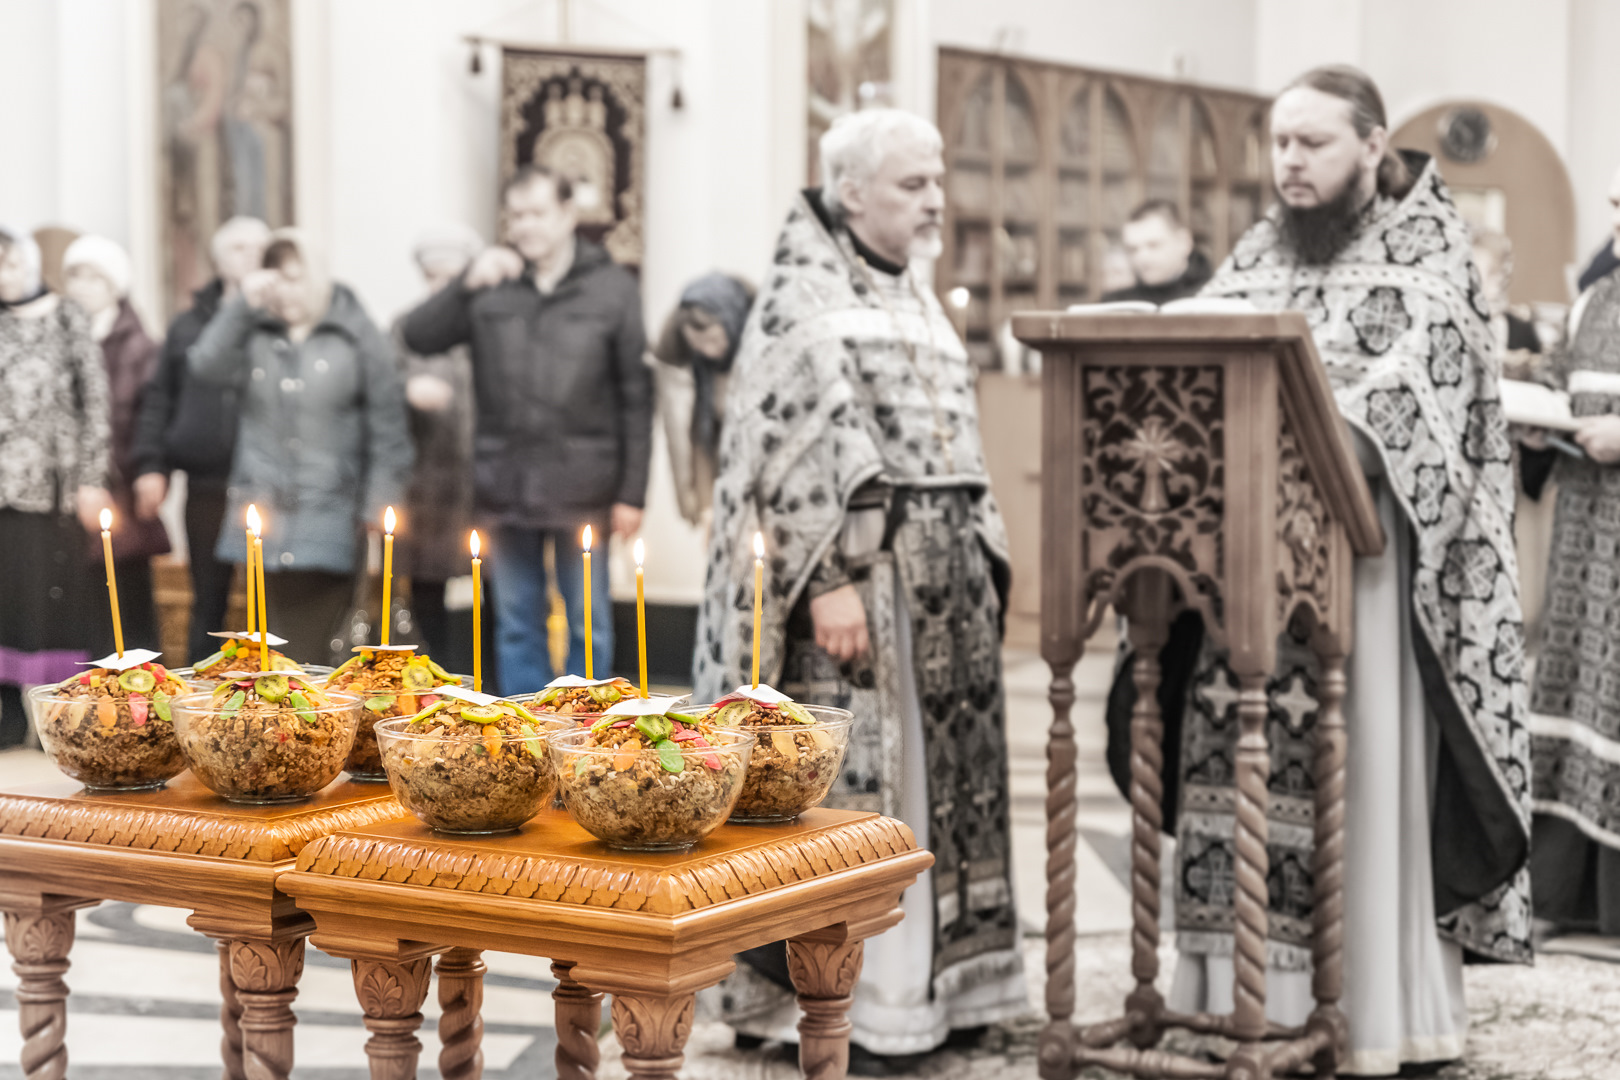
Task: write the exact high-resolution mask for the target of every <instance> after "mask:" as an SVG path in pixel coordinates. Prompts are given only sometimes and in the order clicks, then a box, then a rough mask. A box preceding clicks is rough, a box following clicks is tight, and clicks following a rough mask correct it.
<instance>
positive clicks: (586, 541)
mask: <svg viewBox="0 0 1620 1080" xmlns="http://www.w3.org/2000/svg"><path fill="white" fill-rule="evenodd" d="M583 543H584V544H585V550H586V551H589V550H591V527H590V526H589V525H587V526H585V539H584V541H583Z"/></svg>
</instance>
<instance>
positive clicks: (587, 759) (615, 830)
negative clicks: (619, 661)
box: [548, 702, 754, 851]
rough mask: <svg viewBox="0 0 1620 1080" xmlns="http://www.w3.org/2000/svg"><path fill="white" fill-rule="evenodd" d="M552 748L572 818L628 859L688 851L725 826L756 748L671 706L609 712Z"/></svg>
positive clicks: (746, 738)
mask: <svg viewBox="0 0 1620 1080" xmlns="http://www.w3.org/2000/svg"><path fill="white" fill-rule="evenodd" d="M624 704H628V703H621V705H619V706H615V708H620V709H622V708H623V707H624ZM642 704H643V706H645V704H646V703H645V702H643V703H642ZM548 740H549V741H550V743H551V751H552V755H553V758H554V759H555V761H556V764H557V788H558V790H559V791H560V792H561V793H562V801H563V806H564V807H565V808H566V809H567V810H568V813H569V815H570V816H571V817H572V818H573V819H574V821H576V822H577V823H578V824H579V825H580V827H581V828H583V829H584V830H585V831H586V832H588V833H590V834H591V835H592V836H595V837H596V838H597V839H599V840H601V841H603V842H604V843H606V844H607V845H608V846H609V847H615V848H622V849H624V850H627V851H680V850H684V849H686V848H689V847H691V846H692V845H693V844H696V843H697V842H698V841H700V840H702V839H703V838H704V837H705V836H708V835H709V834H710V833H711V832H713V831H714V830H715V829H717V828H719V827H720V826H721V825H722V824H724V823H725V820H726V818H727V816H729V815H730V813H731V808H732V806H733V804H735V803H736V801H737V796H738V795H740V794H741V793H742V788H743V777H744V775H745V774H746V772H747V770H748V755H749V752H750V751H751V750H752V749H753V747H754V736H752V735H750V734H748V733H747V732H743V731H732V730H724V729H719V728H715V727H713V726H712V725H710V724H709V723H708V721H707V720H706V719H704V717H703V711H702V709H691V710H690V711H687V707H685V706H681V707H676V706H674V705H673V704H671V705H669V706H667V707H665V708H664V709H663V711H661V712H645V713H643V714H641V715H623V714H618V715H616V714H615V713H614V712H613V711H611V710H610V711H609V712H608V713H607V714H606V715H604V716H602V717H601V718H600V719H598V720H597V721H596V722H595V723H593V724H592V725H591V726H590V727H583V726H578V727H570V728H564V729H562V730H560V731H556V732H553V733H552V734H551V735H550V736H548Z"/></svg>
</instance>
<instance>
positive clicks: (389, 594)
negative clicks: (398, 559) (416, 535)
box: [382, 506, 394, 645]
mask: <svg viewBox="0 0 1620 1080" xmlns="http://www.w3.org/2000/svg"><path fill="white" fill-rule="evenodd" d="M393 591H394V508H393V507H392V506H390V507H389V508H388V510H387V512H386V513H384V514H383V606H382V643H383V644H384V645H386V644H388V624H389V623H390V622H392V621H393V619H392V618H391V615H392V612H391V611H390V610H389V609H390V608H391V607H392V606H393V603H392V601H393Z"/></svg>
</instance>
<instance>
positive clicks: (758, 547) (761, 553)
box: [754, 533, 765, 559]
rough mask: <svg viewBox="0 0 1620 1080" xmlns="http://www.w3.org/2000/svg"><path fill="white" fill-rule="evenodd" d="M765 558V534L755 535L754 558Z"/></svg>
mask: <svg viewBox="0 0 1620 1080" xmlns="http://www.w3.org/2000/svg"><path fill="white" fill-rule="evenodd" d="M764 557H765V534H764V533H755V534H754V558H756V559H763V558H764Z"/></svg>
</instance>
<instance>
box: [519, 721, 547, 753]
mask: <svg viewBox="0 0 1620 1080" xmlns="http://www.w3.org/2000/svg"><path fill="white" fill-rule="evenodd" d="M518 730H519V731H521V732H522V733H523V748H524V749H525V750H527V751H528V752H529V753H530V754H531V755H533V756H534V758H535V759H536V760H537V761H544V760H545V759H546V754H545V745H544V744H543V743H542V742H541V741H540V736H538V735H536V734H535V732H534V728H532V727H530V726H529V725H528V724H519V725H518Z"/></svg>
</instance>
